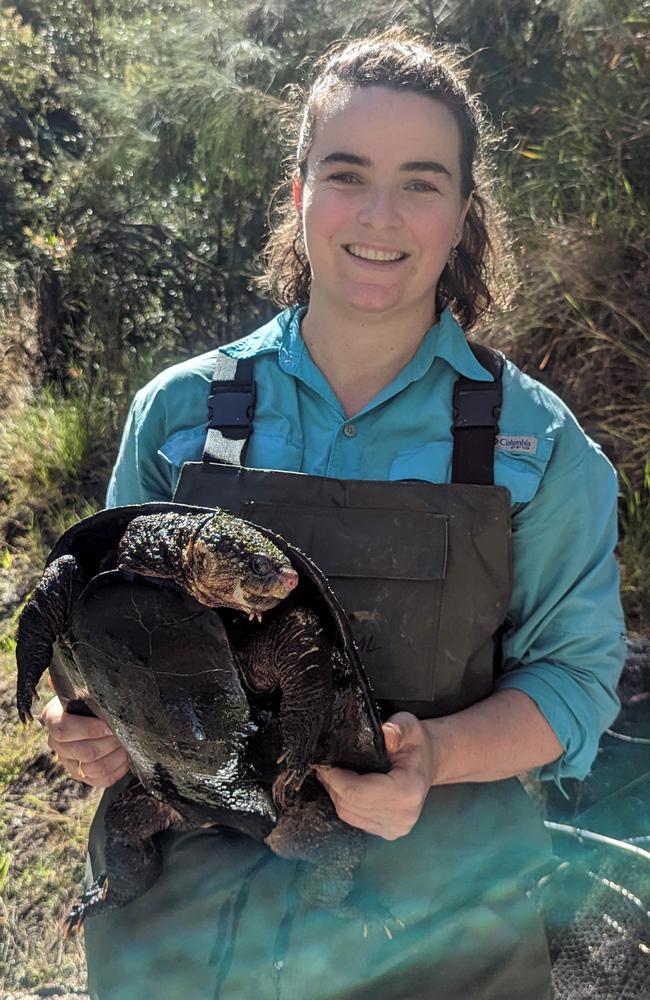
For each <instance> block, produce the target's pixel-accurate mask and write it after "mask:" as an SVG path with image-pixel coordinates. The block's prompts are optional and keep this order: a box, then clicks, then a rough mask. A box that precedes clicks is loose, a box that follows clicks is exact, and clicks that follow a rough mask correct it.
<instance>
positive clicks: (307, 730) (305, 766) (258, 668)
mask: <svg viewBox="0 0 650 1000" xmlns="http://www.w3.org/2000/svg"><path fill="white" fill-rule="evenodd" d="M240 665H241V668H242V672H243V674H244V677H245V679H246V682H247V683H248V684H249V686H250V687H251V688H253V689H254V690H257V691H271V690H273V689H274V688H277V687H279V688H280V691H281V693H282V701H281V705H280V728H281V730H282V747H283V752H282V756H281V757H280V759H279V761H278V763H280V764H283V765H284V767H283V770H282V772H281V773H280V774H279V775H278V777H277V778H276V780H275V782H274V785H273V798H274V799H275V802H276V803H277V804H278V805H279V806H280V807H281V808H282V807H284V806H285V804H286V801H287V796H288V795H290V794H291V793H293V792H296V791H298V789H299V788H300V786H301V785H302V783H303V781H304V780H305V777H306V775H307V773H308V771H309V768H310V766H311V765H312V764H313V763H315V753H316V747H317V745H318V740H319V737H320V735H321V732H323V731H324V730H327V729H328V727H329V725H330V720H331V714H332V698H333V692H332V656H331V649H330V644H329V642H328V641H327V638H326V636H325V632H324V631H323V628H322V626H321V624H320V621H319V619H318V616H317V615H316V614H314V612H313V611H310V610H307V609H305V608H291V609H289V610H287V611H285V612H283V613H281V614H279V615H278V616H277V618H275V620H274V621H273V623H272V624H271V625H270V626H269V627H267V628H266V629H265V630H262V632H261V634H258V635H255V636H254V637H253V638H252V639H251V640H250V641H249V643H248V644H247V645H246V647H245V648H244V649H243V650H242V651H241V652H240Z"/></svg>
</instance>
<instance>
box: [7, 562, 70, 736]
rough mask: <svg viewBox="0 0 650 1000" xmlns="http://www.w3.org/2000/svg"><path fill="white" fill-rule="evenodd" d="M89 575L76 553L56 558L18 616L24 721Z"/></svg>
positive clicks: (19, 686)
mask: <svg viewBox="0 0 650 1000" xmlns="http://www.w3.org/2000/svg"><path fill="white" fill-rule="evenodd" d="M85 584H86V577H85V575H84V573H83V572H82V570H81V568H80V566H79V564H78V562H77V560H76V559H75V558H74V556H71V555H66V556H61V557H60V558H59V559H55V560H54V562H53V563H51V564H50V565H49V566H48V567H47V569H46V570H45V572H44V573H43V576H42V578H41V579H40V581H39V582H38V583H37V585H36V587H35V588H34V590H33V592H32V595H31V597H30V598H29V600H28V601H27V604H26V605H25V607H24V609H23V611H22V613H21V615H20V618H19V620H18V632H17V635H16V661H17V663H18V684H17V690H16V702H17V705H18V715H19V716H20V721H21V722H22V723H23V725H26V724H27V722H31V721H32V712H31V708H32V700H33V699H34V698H35V697H38V695H37V692H36V688H37V686H38V682H39V681H40V679H41V677H42V676H43V674H44V673H45V671H46V670H47V668H48V667H49V665H50V663H51V661H52V646H53V644H54V642H55V641H56V639H57V638H58V637H59V636H60V635H63V633H64V632H65V631H66V629H67V626H68V621H69V618H70V609H71V607H72V605H73V603H74V602H75V600H76V599H77V597H78V596H79V594H80V593H81V591H82V590H83V588H84V586H85Z"/></svg>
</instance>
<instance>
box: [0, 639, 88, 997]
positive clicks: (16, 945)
mask: <svg viewBox="0 0 650 1000" xmlns="http://www.w3.org/2000/svg"><path fill="white" fill-rule="evenodd" d="M15 717H16V712H15V706H14V665H13V658H12V657H10V656H8V655H4V656H0V723H1V725H2V730H3V732H4V734H5V736H6V737H7V738H6V739H4V740H3V748H2V750H1V751H0V801H1V805H0V924H1V926H2V935H1V936H0V940H1V944H0V995H1V996H3V997H7V998H10V997H14V998H16V1000H19V998H20V1000H23V998H27V997H37V996H44V995H46V993H45V990H47V989H48V988H49V989H50V990H51V989H53V988H54V987H59V988H61V989H62V990H63V992H65V991H66V990H67V991H68V992H69V993H73V994H74V995H76V996H80V995H84V994H83V989H84V986H83V984H84V981H85V967H84V957H83V950H82V947H81V944H80V943H79V942H78V941H64V940H63V934H62V930H61V924H62V920H63V918H64V916H65V915H66V913H67V912H68V910H69V908H70V906H71V904H72V902H73V901H74V900H75V898H77V897H78V895H79V890H80V887H81V885H82V881H83V868H84V855H85V844H86V837H87V829H88V826H89V823H90V818H91V816H92V813H93V811H94V809H95V808H96V804H97V799H98V793H96V792H95V791H91V790H90V789H89V788H88V787H87V786H85V785H81V784H79V783H78V782H74V781H72V780H71V779H69V778H68V777H67V776H66V774H65V772H64V771H63V769H62V768H61V767H60V766H58V765H56V764H55V763H54V762H53V761H52V758H51V756H50V754H49V751H48V748H47V745H46V743H45V739H44V736H43V732H42V731H41V730H40V729H38V728H37V727H35V726H34V727H31V728H30V729H28V730H27V731H25V732H22V731H21V729H20V726H19V725H18V724H17V722H16V721H15ZM50 995H52V994H51V993H50Z"/></svg>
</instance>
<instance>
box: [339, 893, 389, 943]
mask: <svg viewBox="0 0 650 1000" xmlns="http://www.w3.org/2000/svg"><path fill="white" fill-rule="evenodd" d="M336 914H337V916H340V917H343V918H345V919H347V920H354V921H355V923H357V925H358V926H359V928H360V931H361V936H362V937H363V938H364V939H366V938H368V937H370V936H375V935H377V934H382V935H385V936H386V937H387V938H388V940H389V941H392V940H393V938H394V937H396V936H397V935H398V934H400V933H401V931H403V930H405V929H406V924H405V923H404V921H403V920H402V919H401V918H400V917H398V916H396V915H395V914H394V913H393V911H392V910H391V909H390V907H389V906H388V904H387V903H386V901H385V900H384V899H383V898H382V897H381V895H380V894H379V893H377V892H376V891H375V890H372V889H369V888H367V887H365V886H363V885H359V884H356V885H355V887H354V889H353V890H352V892H351V893H350V895H349V896H348V897H347V898H346V899H345V900H344V901H343V902H342V903H341V904H340V905H339V906H337V907H336Z"/></svg>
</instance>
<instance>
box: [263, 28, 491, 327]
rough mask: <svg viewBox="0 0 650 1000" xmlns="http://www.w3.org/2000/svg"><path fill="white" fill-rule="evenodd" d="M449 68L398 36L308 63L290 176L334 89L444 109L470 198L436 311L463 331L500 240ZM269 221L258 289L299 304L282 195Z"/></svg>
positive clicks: (301, 294)
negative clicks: (452, 317) (391, 95)
mask: <svg viewBox="0 0 650 1000" xmlns="http://www.w3.org/2000/svg"><path fill="white" fill-rule="evenodd" d="M454 61H456V62H458V61H459V60H458V56H456V55H455V54H454V53H453V52H452V51H451V50H449V49H446V48H444V47H443V46H442V45H439V46H436V47H435V48H431V47H429V46H427V45H424V44H422V43H421V42H420V41H419V40H417V39H415V38H413V37H411V36H409V35H407V34H406V33H405V32H404V31H403V30H401V29H391V30H390V31H387V32H385V33H383V34H380V35H376V36H371V37H369V38H366V39H361V40H359V41H354V42H350V43H348V44H345V45H339V46H338V47H336V48H335V49H334V50H332V51H331V52H329V53H328V54H327V55H325V56H324V57H323V58H322V59H321V60H320V61H319V63H317V64H316V68H317V74H318V75H317V77H316V79H315V81H314V83H313V85H312V87H311V90H310V91H309V93H308V94H307V96H306V98H304V94H303V95H302V96H303V101H302V107H301V111H302V121H301V123H300V124H299V126H298V128H296V125H297V124H298V123H297V122H296V121H295V120H294V122H293V132H294V135H295V133H296V132H297V141H296V159H295V160H294V161H293V164H292V173H294V172H295V171H296V169H297V170H298V171H299V172H300V174H301V176H302V177H303V178H304V177H305V175H306V170H307V160H308V158H309V153H310V151H311V147H312V142H313V138H314V130H315V126H316V123H317V121H318V114H319V111H320V110H321V109H322V108H323V106H324V105H326V104H327V101H328V99H330V98H331V97H332V96H333V95H334V94H337V93H340V91H341V89H347V88H352V87H388V88H390V89H391V90H397V91H400V92H406V93H415V94H423V95H425V96H427V97H431V98H434V99H435V100H437V101H440V102H441V103H442V104H444V105H445V107H446V108H448V110H449V111H450V112H451V114H452V115H453V117H454V121H455V122H456V125H457V127H458V131H459V133H460V167H461V194H462V196H463V198H467V197H468V196H469V195H470V194H472V201H471V204H470V207H469V211H468V213H467V215H466V218H465V224H464V227H463V235H462V239H461V241H460V243H459V244H458V246H457V248H456V249H457V253H456V255H452V256H454V259H453V260H451V261H448V263H447V264H446V265H445V268H444V270H443V272H442V274H441V276H440V279H439V281H438V289H437V297H438V302H437V308H438V310H439V309H440V308H442V306H443V305H444V304H445V303H448V304H449V305H450V306H451V307H452V309H453V311H454V313H455V314H456V316H457V317H458V320H459V321H460V323H461V325H462V326H463V327H464V329H466V330H468V329H470V327H472V326H473V325H474V324H475V323H476V321H477V320H478V319H479V317H480V316H482V315H483V314H484V313H485V312H486V311H487V310H488V309H489V308H490V305H491V303H492V301H493V298H494V295H493V294H491V292H490V289H489V287H488V282H490V280H491V273H492V271H493V269H494V268H493V264H494V259H495V255H496V252H498V251H499V250H501V249H502V243H503V241H502V239H501V234H500V225H499V219H498V213H497V212H496V211H495V209H494V206H493V205H492V203H491V201H490V199H489V198H488V197H487V196H486V192H485V191H483V192H479V191H478V190H477V185H476V180H475V178H476V175H477V173H478V174H479V177H480V167H481V164H480V160H479V155H480V138H481V131H482V128H483V120H482V116H481V113H480V109H479V105H478V102H477V100H476V98H474V97H472V96H471V95H470V94H469V92H468V90H467V88H466V86H465V83H464V81H463V79H462V77H461V76H460V75H459V73H458V71H457V69H456V67H454ZM481 179H482V178H481ZM285 184H287V182H285ZM285 184H283V185H282V187H281V188H280V190H279V191H278V192H276V195H277V194H279V193H280V192H281V191H283V190H284V187H285ZM274 217H275V218H274V221H273V222H272V227H271V235H270V237H269V239H268V242H267V246H266V251H265V260H266V272H265V277H264V279H263V280H264V285H265V288H266V290H267V291H268V292H269V293H270V294H271V297H272V298H273V300H274V301H275V302H276V303H277V304H278V305H281V306H288V305H295V304H299V303H307V302H308V301H309V293H310V289H311V268H310V266H309V261H308V259H307V253H306V250H305V245H304V242H303V238H302V229H301V225H300V220H299V219H298V218H297V216H296V210H295V206H294V204H293V199H292V198H291V196H290V195H288V196H286V197H285V198H284V200H282V201H281V202H280V203H279V204H276V206H275V208H274ZM488 219H489V223H490V230H491V233H490V234H488Z"/></svg>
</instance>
